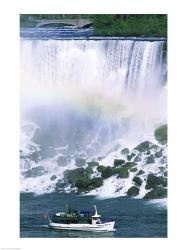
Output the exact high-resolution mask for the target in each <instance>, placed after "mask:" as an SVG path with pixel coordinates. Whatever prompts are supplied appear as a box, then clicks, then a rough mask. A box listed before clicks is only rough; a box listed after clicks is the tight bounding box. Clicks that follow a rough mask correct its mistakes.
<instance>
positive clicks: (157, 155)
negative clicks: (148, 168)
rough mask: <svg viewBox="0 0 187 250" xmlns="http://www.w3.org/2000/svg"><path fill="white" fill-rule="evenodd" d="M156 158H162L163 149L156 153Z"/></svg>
mask: <svg viewBox="0 0 187 250" xmlns="http://www.w3.org/2000/svg"><path fill="white" fill-rule="evenodd" d="M155 157H156V158H160V157H162V149H161V150H160V151H157V152H156V153H155Z"/></svg>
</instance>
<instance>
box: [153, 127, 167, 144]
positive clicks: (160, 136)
mask: <svg viewBox="0 0 187 250" xmlns="http://www.w3.org/2000/svg"><path fill="white" fill-rule="evenodd" d="M154 135H155V138H156V140H157V141H158V142H159V143H160V144H162V145H164V144H166V143H167V125H162V126H160V127H159V128H157V129H156V130H155V134H154Z"/></svg>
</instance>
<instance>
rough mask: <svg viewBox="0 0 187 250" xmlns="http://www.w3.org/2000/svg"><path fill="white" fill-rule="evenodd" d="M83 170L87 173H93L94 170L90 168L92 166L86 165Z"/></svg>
mask: <svg viewBox="0 0 187 250" xmlns="http://www.w3.org/2000/svg"><path fill="white" fill-rule="evenodd" d="M85 171H86V173H88V175H90V174H93V173H94V171H93V168H92V167H87V168H86V169H85Z"/></svg>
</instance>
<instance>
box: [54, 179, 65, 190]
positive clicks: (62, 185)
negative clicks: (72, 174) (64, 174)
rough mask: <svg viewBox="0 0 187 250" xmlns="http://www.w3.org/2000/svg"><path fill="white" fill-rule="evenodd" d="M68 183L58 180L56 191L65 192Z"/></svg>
mask: <svg viewBox="0 0 187 250" xmlns="http://www.w3.org/2000/svg"><path fill="white" fill-rule="evenodd" d="M67 186H68V185H67V183H64V182H62V180H60V181H58V182H57V183H56V186H55V191H56V192H65V188H66V187H67Z"/></svg>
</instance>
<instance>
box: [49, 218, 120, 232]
mask: <svg viewBox="0 0 187 250" xmlns="http://www.w3.org/2000/svg"><path fill="white" fill-rule="evenodd" d="M114 224H115V222H114V221H111V222H106V223H101V224H60V223H54V222H50V223H49V228H53V229H60V230H76V231H96V232H112V231H115V230H116V229H114Z"/></svg>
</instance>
